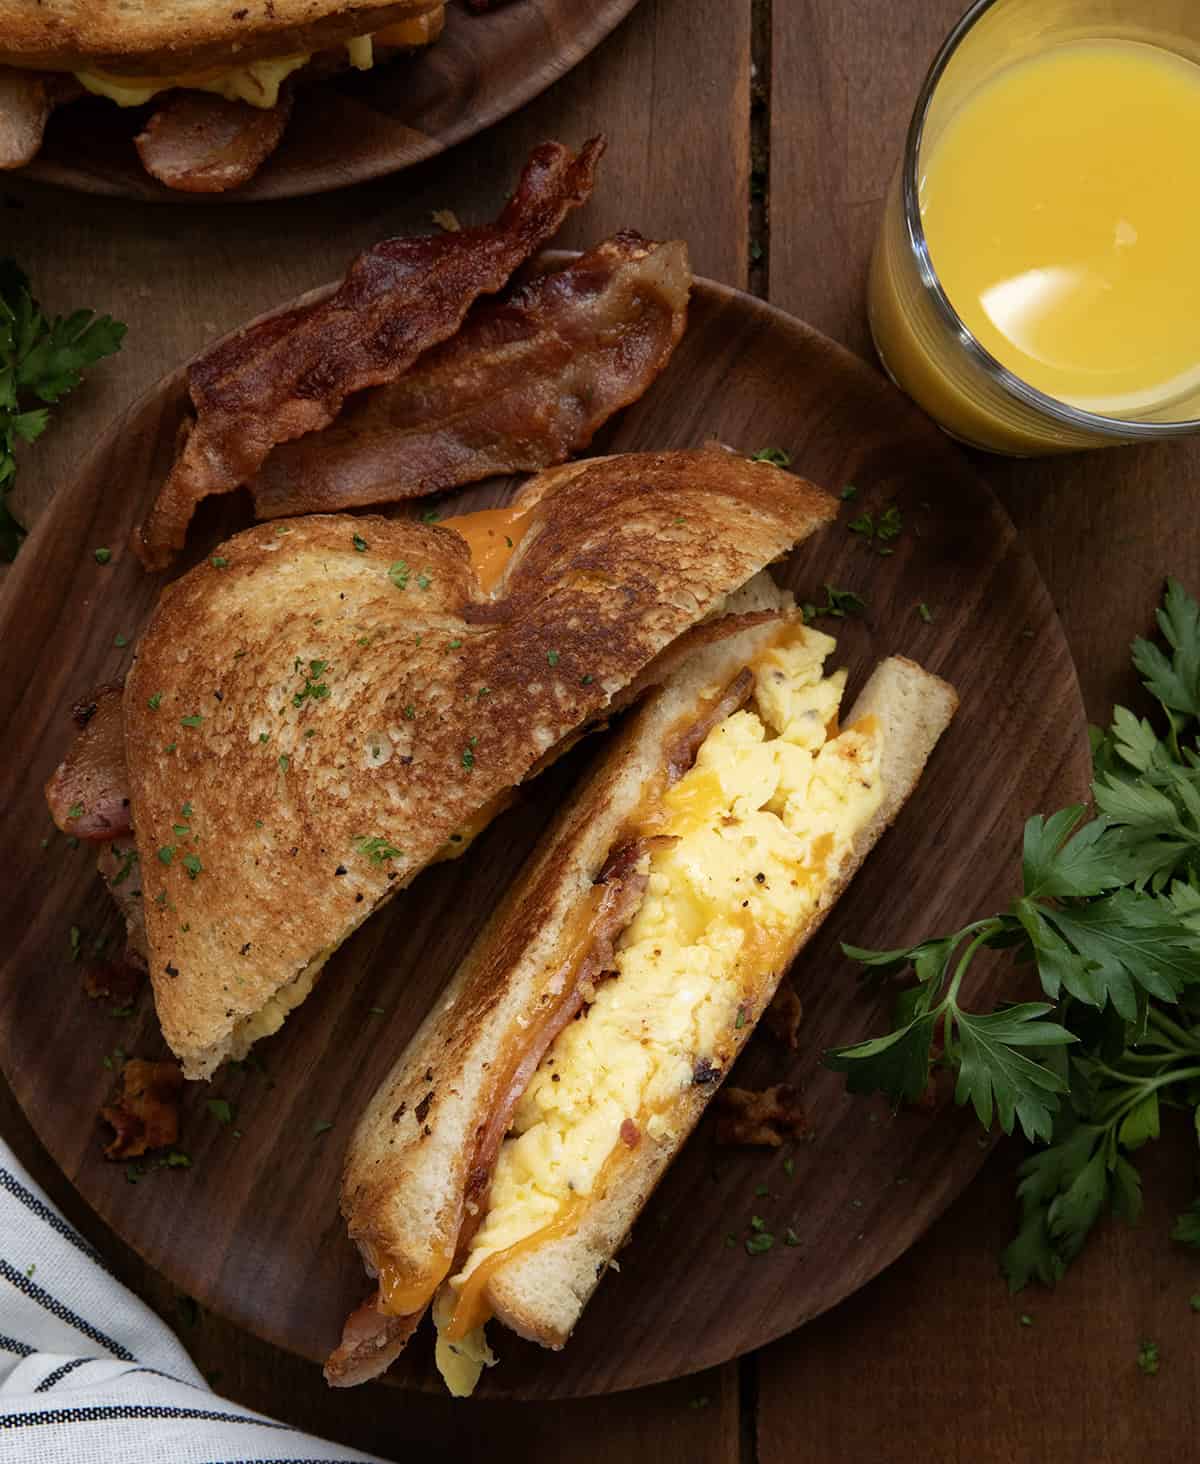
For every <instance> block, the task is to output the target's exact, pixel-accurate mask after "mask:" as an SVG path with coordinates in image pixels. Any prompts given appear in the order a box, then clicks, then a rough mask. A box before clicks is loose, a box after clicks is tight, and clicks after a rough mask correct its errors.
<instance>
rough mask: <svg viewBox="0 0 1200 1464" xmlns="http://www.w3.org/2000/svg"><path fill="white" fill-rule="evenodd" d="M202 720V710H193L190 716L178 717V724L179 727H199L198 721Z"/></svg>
mask: <svg viewBox="0 0 1200 1464" xmlns="http://www.w3.org/2000/svg"><path fill="white" fill-rule="evenodd" d="M203 721H204V713H203V712H193V713H192V715H191V716H190V717H180V719H179V725H180V726H181V727H199V725H200V723H201V722H203Z"/></svg>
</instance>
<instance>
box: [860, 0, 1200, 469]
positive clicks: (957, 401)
mask: <svg viewBox="0 0 1200 1464" xmlns="http://www.w3.org/2000/svg"><path fill="white" fill-rule="evenodd" d="M1092 40H1125V41H1142V42H1147V43H1149V44H1152V45H1155V46H1159V47H1161V48H1162V49H1164V50H1166V51H1169V52H1172V53H1174V54H1175V55H1178V56H1182V57H1184V58H1185V59H1187V60H1189V61H1193V62H1195V61H1198V60H1200V0H977V3H976V4H974V5H973V6H972V7H971V9H970V10H969V11H968V12H967V14H966V15H965V16H964V17H963V18H962V20H961V21H960V22H959V23H958V25H957V26H955V28H954V30H953V31H952V32H951V33H950V35H949V36H948V37H947V39H946V41H945V43H944V44H943V46H942V49H941V50H940V51H939V52H938V55H937V57H936V58H935V60H934V62H933V65H932V66H931V67H930V69H929V73H928V75H927V76H926V78H925V83H924V85H923V86H922V88H921V93H920V95H919V96H918V98H917V104H916V109H915V111H914V113H913V118H912V122H911V124H910V126H909V130H908V138H907V142H906V144H905V149H904V157H903V160H902V161H901V164H900V167H899V170H898V172H897V174H896V176H895V178H894V179H893V181H892V185H891V189H890V191H889V193H888V198H887V203H886V207H885V212H884V217H883V223H882V227H881V230H880V234H879V238H878V241H877V243H876V246H875V253H874V257H873V259H872V262H871V276H870V288H869V296H868V309H869V315H870V324H871V334H872V336H873V338H874V341H875V348H876V350H877V351H878V352H879V358H880V360H881V361H882V363H883V365H884V368H885V369H886V370H887V372H888V374H889V375H890V376H891V378H892V380H893V381H895V382H896V384H897V385H898V386H900V387H901V388H902V389H903V390H904V391H906V392H907V393H908V394H909V396H911V397H913V398H914V400H915V401H916V402H917V403H918V404H919V405H920V406H922V407H923V408H924V409H925V410H926V411H927V412H928V413H929V414H930V416H932V417H933V418H934V419H935V420H936V421H938V422H939V423H940V424H941V426H942V427H943V428H944V429H945V430H946V431H947V432H949V433H950V434H951V435H952V436H954V437H957V438H959V439H961V440H962V441H964V442H967V443H969V444H971V445H972V446H976V447H983V448H986V449H988V450H990V451H992V452H1002V453H1009V454H1012V455H1032V454H1039V453H1051V452H1069V451H1074V450H1076V449H1079V448H1088V447H1107V446H1112V445H1114V444H1116V443H1122V442H1137V441H1146V440H1155V439H1158V438H1165V437H1177V436H1181V435H1183V434H1186V433H1193V432H1200V392H1196V393H1194V394H1193V395H1192V396H1191V397H1190V398H1185V399H1184V400H1183V401H1179V400H1176V401H1173V402H1171V403H1169V404H1168V405H1166V406H1164V407H1160V408H1157V409H1155V408H1150V409H1148V410H1147V411H1146V412H1145V414H1144V415H1139V416H1138V417H1137V418H1131V417H1112V416H1103V415H1100V414H1098V413H1095V412H1088V411H1083V410H1081V409H1080V408H1078V407H1074V406H1071V405H1069V404H1068V403H1066V402H1063V401H1059V400H1056V399H1055V398H1054V397H1052V396H1048V395H1046V394H1045V393H1044V392H1042V391H1039V390H1038V389H1037V388H1035V387H1033V386H1031V385H1030V384H1029V383H1028V382H1026V381H1023V380H1022V379H1021V378H1020V377H1019V376H1017V375H1016V374H1015V373H1014V372H1012V371H1010V370H1009V369H1008V368H1007V367H1005V366H1003V365H1002V364H1001V363H1000V362H999V361H998V360H997V359H996V358H995V356H993V355H992V354H991V353H990V352H989V351H988V350H987V349H985V347H984V346H983V345H982V344H981V343H980V342H979V340H978V339H976V337H975V336H974V335H973V334H972V332H971V331H970V330H969V329H968V328H967V326H966V325H965V324H964V322H963V320H962V319H961V317H960V316H959V314H958V312H957V311H956V310H955V308H954V306H953V305H952V304H951V302H950V299H949V297H948V295H947V293H946V290H945V289H944V287H943V285H942V283H941V281H940V280H939V279H938V274H937V270H936V269H935V267H934V262H933V260H932V259H931V257H930V250H929V246H928V243H927V241H926V237H925V231H924V227H923V224H922V220H921V211H920V206H919V189H920V181H921V178H922V174H923V159H924V158H925V157H927V156H928V153H927V149H929V148H930V147H932V146H933V145H934V144H936V142H937V139H938V137H939V136H940V135H941V132H942V130H943V128H944V127H945V126H946V124H947V122H948V121H949V119H950V118H951V117H953V115H954V114H955V112H956V110H957V109H958V107H959V106H960V105H961V104H962V103H963V101H964V100H965V99H966V98H967V97H968V96H970V95H971V94H972V93H974V92H975V91H976V89H977V88H979V87H980V86H982V85H983V84H984V83H986V82H987V81H989V80H991V78H992V77H994V76H995V75H996V74H997V73H999V72H1000V71H1002V70H1003V69H1005V68H1006V67H1009V66H1011V65H1013V64H1014V63H1016V62H1019V61H1024V60H1027V59H1029V58H1030V57H1034V56H1037V55H1040V54H1041V53H1042V52H1044V51H1046V50H1048V49H1049V48H1050V47H1052V46H1056V45H1059V44H1061V43H1064V42H1068V41H1092ZM1197 146H1200V138H1197ZM1198 267H1200V264H1198ZM1197 365H1198V366H1200V361H1198V362H1197Z"/></svg>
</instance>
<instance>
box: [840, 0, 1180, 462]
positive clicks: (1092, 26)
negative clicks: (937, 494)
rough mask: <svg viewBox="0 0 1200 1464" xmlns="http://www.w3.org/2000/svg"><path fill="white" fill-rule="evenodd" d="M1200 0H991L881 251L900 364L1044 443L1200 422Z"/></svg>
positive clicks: (918, 142)
mask: <svg viewBox="0 0 1200 1464" xmlns="http://www.w3.org/2000/svg"><path fill="white" fill-rule="evenodd" d="M1198 244H1200V0H978V3H976V4H975V5H973V6H972V8H971V9H970V10H969V11H968V13H967V14H966V15H965V16H964V17H963V19H962V20H961V21H960V22H959V24H958V25H957V26H956V27H955V29H954V31H953V32H952V33H951V35H950V36H949V37H948V39H947V40H946V42H945V44H944V45H943V47H942V49H941V51H940V52H939V53H938V56H937V58H936V59H935V61H934V63H933V65H932V67H931V68H930V71H929V75H928V76H927V78H926V80H925V84H924V86H923V88H922V90H921V94H920V96H919V98H918V100H917V106H916V111H915V113H914V115H913V120H912V124H911V126H910V128H909V133H908V140H907V143H906V146H905V152H904V158H903V160H902V162H901V165H900V169H899V171H898V173H897V175H896V177H895V179H894V180H893V183H892V187H891V190H890V192H889V195H888V199H887V204H886V211H885V214H884V219H883V224H882V228H881V231H880V235H879V239H878V242H877V244H876V247H875V253H874V257H873V259H872V262H871V279H870V291H869V302H868V304H869V312H870V322H871V332H872V335H873V337H874V340H875V346H876V349H877V350H878V352H879V356H880V359H881V361H882V362H883V364H884V367H885V368H886V370H887V371H888V373H889V375H890V376H891V377H892V379H893V380H894V381H895V382H896V383H897V384H898V385H899V386H900V387H902V388H903V389H904V390H905V391H906V392H908V394H909V395H910V396H911V397H913V398H914V399H915V400H916V401H917V402H918V403H919V404H920V405H921V406H922V407H924V409H925V410H926V411H927V412H928V413H929V414H930V415H931V416H932V417H934V418H935V419H936V420H937V421H938V422H939V423H940V424H941V425H942V426H943V427H944V428H945V429H946V431H947V432H949V433H951V434H952V435H953V436H955V437H958V438H960V439H962V440H963V441H964V442H967V443H970V444H972V445H974V446H977V447H983V448H987V449H990V450H991V451H993V452H1005V453H1011V454H1017V455H1026V454H1034V453H1045V452H1063V451H1071V450H1074V449H1077V448H1085V447H1103V446H1108V445H1112V444H1114V443H1119V442H1133V441H1139V440H1145V439H1153V438H1159V437H1171V436H1177V435H1180V434H1183V433H1190V432H1200V248H1198V247H1197V246H1198Z"/></svg>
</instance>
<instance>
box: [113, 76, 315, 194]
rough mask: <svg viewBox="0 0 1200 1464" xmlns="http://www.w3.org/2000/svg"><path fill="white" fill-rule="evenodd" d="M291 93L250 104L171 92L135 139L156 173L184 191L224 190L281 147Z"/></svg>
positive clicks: (145, 164) (254, 170)
mask: <svg viewBox="0 0 1200 1464" xmlns="http://www.w3.org/2000/svg"><path fill="white" fill-rule="evenodd" d="M291 115H292V95H291V92H290V91H288V92H284V93H283V94H282V95H281V96H280V98H279V101H278V102H277V103H276V105H275V106H273V107H252V106H250V104H249V103H248V102H231V101H227V100H226V99H225V98H224V97H218V96H211V95H209V94H208V93H205V92H198V91H173V92H170V93H169V94H168V95H167V96H166V97H164V98H163V99H162V101H161V102H160V103H159V104H158V107H157V110H156V111H155V112H154V115H153V116H152V117H151V118H150V120H149V122H147V123H146V126H145V127H144V128H143V130H142V131H141V132H139V133H138V135H137V136H136V137H135V138H134V144H135V146H136V147H137V150H138V156H139V157H140V158H141V160H142V166H143V167H144V168H145V169H146V172H147V173H149V174H150V176H151V177H152V178H157V179H158V181H159V182H160V183H165V184H166V185H167V187H168V188H174V189H176V190H178V191H180V192H182V193H224V192H226V191H227V190H228V189H230V188H237V187H238V186H239V185H240V184H242V183H246V182H248V181H249V180H250V179H251V178H253V177H254V175H255V173H257V172H258V170H259V168H261V167H262V165H263V163H265V162H266V160H267V159H268V158H269V157H270V156H271V154H272V153H273V152H274V151H275V149H276V148H277V147H278V146H279V141H280V139H281V138H282V137H283V134H284V129H285V128H286V127H287V124H288V119H289V118H290V117H291Z"/></svg>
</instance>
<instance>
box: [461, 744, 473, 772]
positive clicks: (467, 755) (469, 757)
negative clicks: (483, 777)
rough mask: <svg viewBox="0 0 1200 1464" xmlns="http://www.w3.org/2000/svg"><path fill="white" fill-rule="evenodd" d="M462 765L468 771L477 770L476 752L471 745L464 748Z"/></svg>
mask: <svg viewBox="0 0 1200 1464" xmlns="http://www.w3.org/2000/svg"><path fill="white" fill-rule="evenodd" d="M462 765H463V767H464V768H466V770H467V772H468V773H472V772H474V771H475V754H474V752H472V750H471V749H470V748H469V747H464V748H463V755H462Z"/></svg>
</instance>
